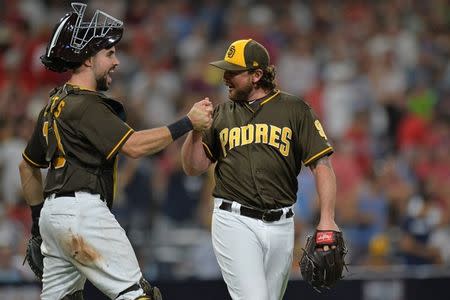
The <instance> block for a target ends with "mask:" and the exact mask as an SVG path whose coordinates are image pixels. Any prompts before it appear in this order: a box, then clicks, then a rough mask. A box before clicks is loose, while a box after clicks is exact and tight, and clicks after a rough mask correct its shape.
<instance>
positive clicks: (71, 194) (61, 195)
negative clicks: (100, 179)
mask: <svg viewBox="0 0 450 300" xmlns="http://www.w3.org/2000/svg"><path fill="white" fill-rule="evenodd" d="M61 197H75V192H58V193H55V198H61Z"/></svg>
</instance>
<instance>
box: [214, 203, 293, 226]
mask: <svg viewBox="0 0 450 300" xmlns="http://www.w3.org/2000/svg"><path fill="white" fill-rule="evenodd" d="M219 208H220V209H222V210H226V211H229V212H231V203H230V202H225V201H222V204H220V206H219ZM240 214H241V215H243V216H246V217H250V218H253V219H258V220H263V221H264V222H275V221H279V220H280V219H281V217H282V216H283V210H282V209H277V210H258V209H254V208H250V207H246V206H242V205H241V208H240ZM292 216H294V212H293V211H292V208H289V210H288V211H287V213H286V218H291V217H292Z"/></svg>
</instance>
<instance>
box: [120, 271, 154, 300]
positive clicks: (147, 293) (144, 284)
mask: <svg viewBox="0 0 450 300" xmlns="http://www.w3.org/2000/svg"><path fill="white" fill-rule="evenodd" d="M139 288H141V289H142V290H143V291H144V295H141V296H139V297H137V298H136V299H135V300H162V296H161V292H160V291H159V289H158V288H157V287H156V286H152V285H151V284H150V283H149V282H148V281H147V280H145V278H144V277H142V278H141V279H140V280H139V284H137V283H136V284H133V285H132V286H130V287H129V288H127V289H126V290H124V291H122V292H120V293H119V295H117V297H119V296H120V295H123V294H126V293H128V292H131V291H137V290H138V289H139Z"/></svg>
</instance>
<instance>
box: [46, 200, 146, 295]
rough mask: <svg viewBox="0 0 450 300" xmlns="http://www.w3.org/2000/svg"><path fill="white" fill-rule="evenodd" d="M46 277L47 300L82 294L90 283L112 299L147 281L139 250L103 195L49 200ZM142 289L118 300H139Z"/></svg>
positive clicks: (47, 211) (47, 201)
mask: <svg viewBox="0 0 450 300" xmlns="http://www.w3.org/2000/svg"><path fill="white" fill-rule="evenodd" d="M39 227H40V232H41V236H42V239H43V242H42V246H41V251H42V253H43V254H44V277H43V280H42V281H43V288H42V294H41V299H43V300H47V299H48V300H55V299H61V298H63V297H64V296H65V295H68V294H72V293H74V292H75V291H77V290H82V289H83V287H84V284H85V281H86V278H87V279H89V281H90V282H92V284H93V285H95V286H96V287H97V288H98V289H99V290H101V291H102V292H103V293H104V294H105V295H107V296H108V297H109V298H111V299H116V297H117V295H118V294H119V293H120V292H122V291H123V290H125V289H127V288H129V287H130V286H132V285H133V284H135V283H137V282H139V279H140V278H141V276H142V273H141V271H140V268H139V265H138V261H137V259H136V255H135V253H134V250H133V248H132V246H131V244H130V241H129V240H128V237H127V236H126V234H125V231H124V230H123V228H122V227H121V226H120V225H119V223H118V222H117V220H116V218H115V217H114V215H113V214H112V213H111V212H110V210H109V209H108V207H107V206H106V203H105V202H103V201H102V200H101V199H100V197H99V195H92V194H90V193H86V192H77V193H75V197H59V198H55V197H54V195H52V196H50V197H48V198H47V199H46V200H45V202H44V207H43V208H42V211H41V217H40V219H39ZM142 294H143V291H142V289H139V290H136V291H132V292H128V293H126V294H125V295H121V296H120V297H119V298H117V299H135V298H136V297H138V296H139V295H142Z"/></svg>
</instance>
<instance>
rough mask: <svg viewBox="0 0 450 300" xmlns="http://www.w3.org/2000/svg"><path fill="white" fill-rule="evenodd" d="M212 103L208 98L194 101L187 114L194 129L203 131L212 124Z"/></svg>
mask: <svg viewBox="0 0 450 300" xmlns="http://www.w3.org/2000/svg"><path fill="white" fill-rule="evenodd" d="M212 114H213V105H212V103H211V101H209V98H204V99H203V100H201V101H198V102H196V103H195V104H194V105H193V106H192V108H191V110H190V111H189V112H188V114H187V116H188V118H189V119H190V120H191V122H192V126H193V127H194V130H197V131H203V130H206V129H209V128H210V127H211V125H212Z"/></svg>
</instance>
